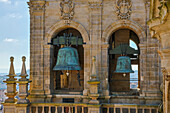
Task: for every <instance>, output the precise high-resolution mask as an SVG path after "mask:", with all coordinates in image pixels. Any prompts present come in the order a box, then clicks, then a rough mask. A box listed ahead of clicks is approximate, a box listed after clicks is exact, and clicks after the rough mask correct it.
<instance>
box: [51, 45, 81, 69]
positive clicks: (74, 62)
mask: <svg viewBox="0 0 170 113" xmlns="http://www.w3.org/2000/svg"><path fill="white" fill-rule="evenodd" d="M53 70H81V67H80V65H79V58H78V52H77V50H76V49H75V48H72V47H63V48H61V49H59V52H58V57H57V63H56V65H55V67H54V68H53Z"/></svg>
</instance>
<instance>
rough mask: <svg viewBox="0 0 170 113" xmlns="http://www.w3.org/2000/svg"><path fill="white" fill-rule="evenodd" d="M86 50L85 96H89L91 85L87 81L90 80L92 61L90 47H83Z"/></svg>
mask: <svg viewBox="0 0 170 113" xmlns="http://www.w3.org/2000/svg"><path fill="white" fill-rule="evenodd" d="M83 48H84V90H83V95H85V96H87V95H88V93H89V84H88V83H87V81H89V80H90V74H91V72H90V70H91V60H90V45H87V44H85V45H83Z"/></svg>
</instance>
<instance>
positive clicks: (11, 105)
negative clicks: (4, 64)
mask: <svg viewBox="0 0 170 113" xmlns="http://www.w3.org/2000/svg"><path fill="white" fill-rule="evenodd" d="M10 61H11V65H10V71H9V75H7V76H8V77H9V78H7V79H6V81H3V82H5V83H7V92H6V93H5V95H6V96H7V97H8V99H6V100H5V102H4V103H3V105H4V109H3V113H15V102H16V101H17V99H15V96H16V94H17V92H16V80H17V79H16V78H15V76H16V75H15V71H14V65H13V62H14V57H10Z"/></svg>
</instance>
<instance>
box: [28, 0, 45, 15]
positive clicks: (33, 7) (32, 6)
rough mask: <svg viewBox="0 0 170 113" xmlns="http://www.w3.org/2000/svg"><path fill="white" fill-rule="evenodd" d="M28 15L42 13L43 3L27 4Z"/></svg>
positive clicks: (33, 2)
mask: <svg viewBox="0 0 170 113" xmlns="http://www.w3.org/2000/svg"><path fill="white" fill-rule="evenodd" d="M28 5H29V8H30V13H33V12H42V11H44V10H45V1H32V2H28Z"/></svg>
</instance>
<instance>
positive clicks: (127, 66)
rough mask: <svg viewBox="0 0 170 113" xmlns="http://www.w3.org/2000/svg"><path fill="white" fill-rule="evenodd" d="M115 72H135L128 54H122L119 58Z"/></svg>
mask: <svg viewBox="0 0 170 113" xmlns="http://www.w3.org/2000/svg"><path fill="white" fill-rule="evenodd" d="M114 72H115V73H124V74H125V73H134V71H133V70H132V67H131V60H130V57H128V56H120V57H118V60H117V65H116V71H114Z"/></svg>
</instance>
